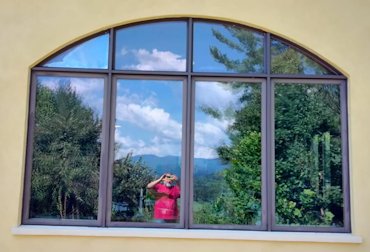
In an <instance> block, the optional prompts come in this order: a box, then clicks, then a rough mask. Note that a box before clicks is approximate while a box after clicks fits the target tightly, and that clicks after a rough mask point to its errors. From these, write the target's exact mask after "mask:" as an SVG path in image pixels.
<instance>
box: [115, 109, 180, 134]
mask: <svg viewBox="0 0 370 252" xmlns="http://www.w3.org/2000/svg"><path fill="white" fill-rule="evenodd" d="M116 117H117V120H119V121H126V122H130V123H132V124H134V125H135V126H138V127H140V128H142V129H146V130H149V131H152V132H155V133H156V134H159V135H160V136H163V137H166V138H170V139H173V140H180V139H181V128H182V127H181V123H179V122H177V121H175V120H173V119H171V116H170V114H169V113H167V112H166V111H164V109H162V108H153V107H150V106H141V105H139V104H133V103H131V104H118V105H117V112H116Z"/></svg>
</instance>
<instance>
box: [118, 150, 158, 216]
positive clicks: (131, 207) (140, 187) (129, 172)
mask: <svg viewBox="0 0 370 252" xmlns="http://www.w3.org/2000/svg"><path fill="white" fill-rule="evenodd" d="M152 180H154V172H153V171H152V170H151V169H150V168H148V167H146V166H145V165H144V164H143V162H142V161H141V160H140V159H139V160H138V161H134V160H132V153H129V154H127V155H126V157H124V158H122V159H119V160H116V161H115V162H114V165H113V185H112V188H113V191H112V201H113V203H125V204H127V210H126V211H114V210H113V211H112V220H114V221H145V220H148V219H150V218H151V212H150V211H148V209H147V208H145V206H144V204H143V203H144V196H145V190H146V189H145V188H146V185H147V184H148V183H149V182H150V181H152ZM141 194H142V197H141V196H140V195H141ZM148 196H149V198H150V195H148ZM140 201H141V202H140ZM140 204H142V209H140Z"/></svg>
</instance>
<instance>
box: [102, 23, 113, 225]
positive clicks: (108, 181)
mask: <svg viewBox="0 0 370 252" xmlns="http://www.w3.org/2000/svg"><path fill="white" fill-rule="evenodd" d="M114 39H115V30H114V29H113V28H112V29H110V34H109V54H108V71H109V72H108V80H107V81H108V85H107V86H108V88H107V95H106V97H108V99H107V101H106V104H107V110H106V111H107V113H106V117H107V120H106V125H107V127H106V129H107V134H106V141H107V153H106V162H105V163H104V172H105V178H104V182H105V185H104V187H105V190H104V193H103V195H102V197H103V206H102V209H103V210H102V211H103V212H104V218H103V219H104V220H103V222H102V226H107V223H109V222H110V218H111V214H112V213H111V203H112V198H111V194H112V186H111V185H112V176H113V169H112V165H113V155H112V153H114V144H113V145H112V142H114V141H112V140H113V134H114V119H113V118H114V113H113V112H114V109H113V108H115V106H114V103H113V101H115V98H113V97H115V89H114V88H113V76H112V70H113V60H114V56H113V52H114Z"/></svg>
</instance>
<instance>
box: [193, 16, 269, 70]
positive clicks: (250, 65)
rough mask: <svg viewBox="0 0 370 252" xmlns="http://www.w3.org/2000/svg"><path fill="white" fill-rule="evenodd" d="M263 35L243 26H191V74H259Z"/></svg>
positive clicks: (200, 23) (262, 68)
mask: <svg viewBox="0 0 370 252" xmlns="http://www.w3.org/2000/svg"><path fill="white" fill-rule="evenodd" d="M263 42H264V36H263V34H261V33H257V32H255V31H253V30H250V29H246V28H245V27H241V26H237V25H231V24H219V23H208V22H207V23H206V22H195V23H194V61H193V70H194V71H195V72H227V73H263V71H264V67H263V65H264V60H263V59H264V46H263Z"/></svg>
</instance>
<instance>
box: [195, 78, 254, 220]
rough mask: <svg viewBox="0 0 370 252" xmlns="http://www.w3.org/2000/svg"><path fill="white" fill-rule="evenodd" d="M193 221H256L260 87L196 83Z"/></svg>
mask: <svg viewBox="0 0 370 252" xmlns="http://www.w3.org/2000/svg"><path fill="white" fill-rule="evenodd" d="M194 142H195V143H194V160H193V161H194V172H193V183H194V188H193V191H194V195H193V223H194V224H240V225H260V224H261V88H260V84H256V83H254V84H253V83H244V82H211V81H207V82H203V81H198V82H196V98H195V136H194Z"/></svg>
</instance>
